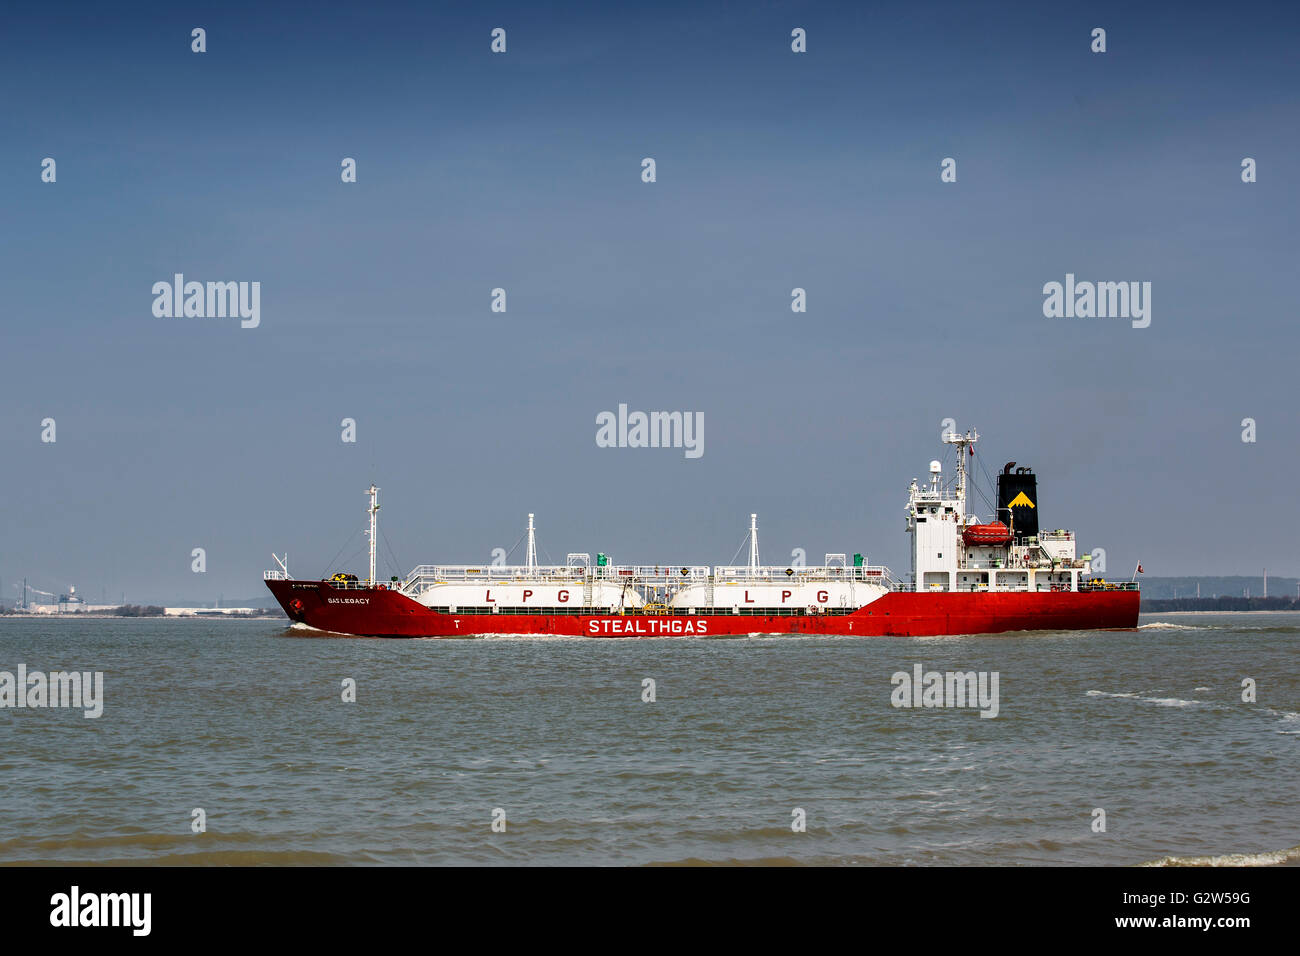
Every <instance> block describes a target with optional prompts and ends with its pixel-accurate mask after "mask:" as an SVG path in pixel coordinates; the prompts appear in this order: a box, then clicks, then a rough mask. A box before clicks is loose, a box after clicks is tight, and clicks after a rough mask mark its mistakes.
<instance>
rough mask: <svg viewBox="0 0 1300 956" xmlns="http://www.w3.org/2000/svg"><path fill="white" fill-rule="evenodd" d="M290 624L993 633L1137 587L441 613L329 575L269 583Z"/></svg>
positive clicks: (1066, 627) (1090, 623)
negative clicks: (798, 611) (775, 606)
mask: <svg viewBox="0 0 1300 956" xmlns="http://www.w3.org/2000/svg"><path fill="white" fill-rule="evenodd" d="M266 586H267V587H268V588H270V589H271V593H272V594H274V595H275V599H276V600H277V601H279V602H280V606H281V607H282V608H284V611H285V613H286V614H288V615H289V617H290V618H291V619H292V620H294V621H297V622H301V623H303V624H306V625H308V626H310V627H314V628H318V629H320V630H322V631H334V632H337V633H341V634H355V635H359V636H363V637H470V636H475V635H483V634H550V635H555V636H557V637H564V636H568V637H671V636H679V635H701V636H706V637H714V636H725V635H729V634H731V635H734V634H844V635H855V634H856V635H860V636H864V637H871V636H885V635H894V636H901V637H908V636H929V635H944V634H997V633H1001V632H1004V631H1075V630H1097V629H1109V628H1132V627H1136V626H1137V619H1138V602H1139V601H1140V599H1141V595H1140V594H1139V592H1137V591H1038V592H1026V591H999V592H991V593H990V592H966V591H963V592H930V593H924V592H923V593H916V592H912V591H891V592H890V593H888V594H885V595H884V596H882V597H881V598H879V599H878V600H876V601H873V602H872V603H871V604H868V605H867V606H866V607H863V608H859V609H858V610H857V611H854V612H853V613H852V614H839V615H800V616H793V617H785V616H780V617H778V616H758V615H739V614H694V615H681V614H679V615H672V616H668V615H654V614H626V615H617V614H464V615H458V614H444V613H440V612H436V611H431V610H429V609H428V608H426V607H425V606H424V605H422V604H420V603H418V602H416V601H413V600H411V599H410V598H408V597H406V596H405V595H404V594H401V593H399V592H397V591H391V590H380V589H361V590H358V589H356V588H355V587H354V588H336V587H334V586H333V585H331V584H330V583H329V582H327V581H287V580H272V581H267V582H266Z"/></svg>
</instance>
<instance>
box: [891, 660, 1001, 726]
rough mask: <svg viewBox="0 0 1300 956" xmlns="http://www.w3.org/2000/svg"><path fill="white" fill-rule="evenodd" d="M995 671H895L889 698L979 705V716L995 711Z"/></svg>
mask: <svg viewBox="0 0 1300 956" xmlns="http://www.w3.org/2000/svg"><path fill="white" fill-rule="evenodd" d="M998 676H999V674H998V672H997V671H978V672H976V671H945V672H942V673H941V672H940V671H927V670H925V668H924V667H923V666H922V665H920V664H914V665H912V673H910V674H909V673H907V671H895V672H894V675H893V676H892V677H891V678H890V679H889V680H890V683H891V684H893V685H894V690H893V693H891V694H890V695H889V702H890V703H891V704H892V705H893V706H895V707H953V708H965V707H978V708H979V711H980V716H981V717H996V716H997V715H998Z"/></svg>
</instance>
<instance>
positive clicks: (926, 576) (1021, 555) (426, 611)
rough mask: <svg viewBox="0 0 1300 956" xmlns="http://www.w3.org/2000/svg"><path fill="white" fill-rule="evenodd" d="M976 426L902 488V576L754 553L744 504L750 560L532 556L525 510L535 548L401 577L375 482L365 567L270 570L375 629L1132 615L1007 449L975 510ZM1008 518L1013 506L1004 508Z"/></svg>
mask: <svg viewBox="0 0 1300 956" xmlns="http://www.w3.org/2000/svg"><path fill="white" fill-rule="evenodd" d="M978 440H979V435H978V434H977V433H976V432H974V431H970V432H967V433H966V434H965V435H958V434H956V433H950V434H948V435H946V436H944V441H945V443H947V444H950V445H954V446H955V447H956V451H957V466H956V476H955V478H954V479H953V480H951V481H946V480H945V478H944V475H943V469H942V466H941V464H940V462H938V461H932V462H931V463H930V479H929V481H928V482H927V483H925V484H918V483H917V481H916V479H913V480H912V484H911V487H910V488H909V490H908V502H907V532H908V533H909V534H910V535H911V536H912V572H911V575H910V578H909V580H908V581H906V582H902V581H898V580H895V578H894V576H893V575H892V574H891V573H890V571H889V569H888V568H885V567H880V566H872V565H869V564H868V563H866V561H865V560H864V559H863V557H862V555H860V554H855V555H853V561H852V563H851V564H850V563H849V562H848V560H847V555H844V554H827V555H826V557H825V559H824V562H823V564H822V565H820V566H818V567H797V568H796V567H784V566H764V565H762V564H760V563H759V556H758V526H757V516H755V515H751V516H750V533H749V563H748V564H746V565H741V566H731V567H728V566H716V567H707V566H702V565H688V564H682V565H676V564H671V565H664V564H659V565H615V564H611V563H610V562H609V560H608V558H607V557H606V556H605V555H604V554H597V555H596V560H595V561H594V562H593V561H592V560H591V557H590V555H589V554H585V553H572V554H569V555H568V556H567V558H566V561H565V563H564V564H563V565H554V566H545V565H538V563H537V549H536V539H535V531H534V527H533V516H532V515H529V516H528V553H527V559H526V560H527V563H526V564H524V565H520V566H492V565H427V564H422V565H419V566H418V567H416V568H415V569H414V570H413V571H411V573H410V574H408V575H407V577H406V579H405V580H403V581H398V580H396V579H394V580H393V581H392V582H390V583H387V584H384V583H380V582H379V581H377V580H376V578H375V533H376V530H377V528H376V521H377V515H378V512H379V499H378V493H379V489H377V488H376V487H375V486H374V485H371V486H370V488H369V489H368V490H367V494H368V495H369V496H370V506H369V508H368V509H367V513H368V515H369V529H368V530H367V532H366V533H367V535H368V536H369V541H370V574H369V577H367V578H366V579H365V580H364V581H363V580H360V579H358V578H357V577H355V576H353V575H349V574H335V575H334V576H333V577H332V578H330V579H327V580H320V581H306V580H294V579H292V578H290V576H289V574H288V568H287V566H286V564H285V562H283V561H281V560H280V559H279V558H276V563H277V564H279V566H280V567H279V569H278V570H272V571H267V572H265V574H264V575H263V578H264V579H265V581H266V586H267V587H268V588H270V590H271V593H272V594H273V595H275V598H276V600H277V601H279V602H280V606H281V607H283V608H284V611H285V613H286V614H288V615H289V617H290V619H291V620H293V621H295V622H298V623H302V624H306V625H308V626H309V627H314V628H318V629H320V630H323V631H333V632H337V633H342V634H353V635H359V636H366V637H470V636H477V635H509V634H526V635H556V636H588V637H664V636H679V635H702V636H725V635H734V634H840V635H855V634H856V635H861V636H872V635H898V636H921V635H947V634H993V633H1000V632H1004V631H1023V630H1085V629H1086V630H1094V629H1105V628H1132V627H1136V626H1137V618H1138V604H1139V598H1140V595H1139V592H1138V587H1137V585H1136V584H1135V583H1122V584H1116V583H1112V582H1105V581H1101V580H1098V579H1094V578H1092V577H1091V566H1090V556H1089V555H1087V554H1085V555H1083V556H1082V557H1080V556H1078V555H1077V554H1076V549H1075V538H1074V534H1073V533H1072V532H1070V531H1064V530H1057V531H1050V532H1040V531H1039V529H1038V500H1037V498H1038V496H1037V478H1036V476H1035V475H1034V473H1033V472H1032V471H1031V470H1029V469H1027V468H1018V469H1016V470H1015V471H1012V468H1013V466H1014V465H1015V462H1010V463H1008V464H1007V465H1006V466H1005V467H1004V468H1003V469H1002V472H1001V473H1000V474H998V476H997V506H996V512H997V513H996V515H994V517H993V519H992V520H991V521H989V522H988V523H981V522H980V520H979V519H978V517H976V516H975V515H973V514H970V513H968V511H967V507H966V505H967V485H968V480H967V466H966V456H967V453H968V452H969V454H970V455H971V456H973V455H974V445H975V442H976V441H978ZM1004 519H1005V520H1004Z"/></svg>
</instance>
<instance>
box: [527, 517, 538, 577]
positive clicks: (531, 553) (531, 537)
mask: <svg viewBox="0 0 1300 956" xmlns="http://www.w3.org/2000/svg"><path fill="white" fill-rule="evenodd" d="M528 570H529V571H536V570H537V534H536V532H535V531H534V529H533V513H532V512H531V511H530V512H529V513H528Z"/></svg>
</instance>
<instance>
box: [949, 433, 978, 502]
mask: <svg viewBox="0 0 1300 956" xmlns="http://www.w3.org/2000/svg"><path fill="white" fill-rule="evenodd" d="M943 440H944V442H945V443H946V444H949V445H956V446H957V494H956V498H957V514H958V516H959V517H964V516H965V514H966V449H967V448H969V447H970V446H972V445H974V444H975V443H976V442H977V441H979V440H980V436H979V432H978V431H977V430H976V429H974V428H972V429H970V430H969V431H968V432H966V434H965V435H958V434H957V433H956V432H955V431H952V432H949V433H948V434H946V435H944V436H943Z"/></svg>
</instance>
